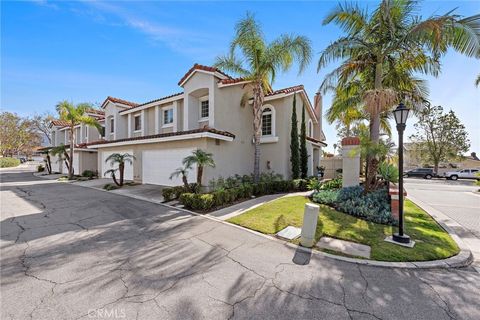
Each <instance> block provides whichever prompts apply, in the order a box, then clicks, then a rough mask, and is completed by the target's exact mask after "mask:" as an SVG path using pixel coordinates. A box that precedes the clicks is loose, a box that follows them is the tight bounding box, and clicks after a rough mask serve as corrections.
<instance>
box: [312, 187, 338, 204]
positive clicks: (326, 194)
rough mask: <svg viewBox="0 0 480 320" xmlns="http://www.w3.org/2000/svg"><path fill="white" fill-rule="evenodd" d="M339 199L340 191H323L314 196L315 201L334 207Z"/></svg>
mask: <svg viewBox="0 0 480 320" xmlns="http://www.w3.org/2000/svg"><path fill="white" fill-rule="evenodd" d="M337 197H338V190H322V191H319V192H316V193H315V194H314V195H313V201H314V202H317V203H321V204H326V205H329V206H333V205H335V203H336V202H337Z"/></svg>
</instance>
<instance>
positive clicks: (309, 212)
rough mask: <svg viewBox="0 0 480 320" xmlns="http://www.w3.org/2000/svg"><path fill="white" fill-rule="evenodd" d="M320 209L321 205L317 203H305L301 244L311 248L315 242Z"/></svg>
mask: <svg viewBox="0 0 480 320" xmlns="http://www.w3.org/2000/svg"><path fill="white" fill-rule="evenodd" d="M319 209H320V207H319V206H318V205H316V204H313V203H307V204H305V212H304V214H303V225H302V234H301V237H300V244H301V245H302V246H304V247H307V248H311V247H313V245H314V244H315V231H317V221H318V212H319Z"/></svg>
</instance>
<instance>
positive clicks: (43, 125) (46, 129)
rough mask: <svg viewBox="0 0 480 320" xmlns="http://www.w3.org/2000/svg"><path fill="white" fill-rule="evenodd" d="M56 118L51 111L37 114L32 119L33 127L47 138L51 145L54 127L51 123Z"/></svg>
mask: <svg viewBox="0 0 480 320" xmlns="http://www.w3.org/2000/svg"><path fill="white" fill-rule="evenodd" d="M54 119H55V117H54V116H53V115H52V114H50V113H49V112H45V113H43V114H36V115H34V116H33V117H32V119H31V121H32V125H33V127H34V128H35V129H37V130H38V131H39V132H41V133H42V134H43V135H44V136H45V137H46V138H47V140H48V143H49V144H50V145H51V144H52V129H51V126H50V123H51V122H52V120H54Z"/></svg>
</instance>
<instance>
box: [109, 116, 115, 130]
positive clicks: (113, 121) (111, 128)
mask: <svg viewBox="0 0 480 320" xmlns="http://www.w3.org/2000/svg"><path fill="white" fill-rule="evenodd" d="M114 132H115V119H114V118H113V117H111V118H110V133H114Z"/></svg>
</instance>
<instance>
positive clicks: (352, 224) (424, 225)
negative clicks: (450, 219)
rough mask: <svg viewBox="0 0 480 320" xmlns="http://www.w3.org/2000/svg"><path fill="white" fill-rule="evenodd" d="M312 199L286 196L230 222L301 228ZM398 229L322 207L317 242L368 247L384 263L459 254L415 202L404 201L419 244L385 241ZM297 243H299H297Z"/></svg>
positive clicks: (271, 229)
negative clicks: (327, 240) (325, 239)
mask: <svg viewBox="0 0 480 320" xmlns="http://www.w3.org/2000/svg"><path fill="white" fill-rule="evenodd" d="M309 201H310V200H309V199H307V198H305V197H301V196H296V197H284V198H280V199H277V200H274V201H271V202H269V203H266V204H264V205H262V206H260V207H257V208H255V209H253V210H250V211H247V212H245V213H244V214H241V215H239V216H236V217H233V218H231V219H229V220H228V221H229V222H231V223H234V224H237V225H240V226H244V227H246V228H249V229H252V230H256V231H259V232H262V233H266V234H275V233H277V232H278V231H280V230H281V229H283V228H285V227H286V226H288V225H293V226H297V227H301V226H302V219H303V209H304V205H305V203H307V202H309ZM393 229H394V230H396V227H391V226H386V225H382V224H377V223H373V222H368V221H365V220H361V219H357V218H355V217H353V216H350V215H347V214H344V213H341V212H338V211H336V210H334V209H332V208H330V207H327V206H323V205H320V219H319V221H318V225H317V233H316V238H317V240H318V239H319V238H320V237H321V236H322V235H327V236H330V237H333V238H338V239H344V240H350V241H354V242H358V243H363V244H367V245H369V246H370V247H371V248H372V251H371V258H372V259H374V260H382V261H428V260H437V259H444V258H447V257H450V256H453V255H455V254H457V253H458V252H459V248H458V246H457V244H456V243H455V242H454V241H453V239H452V238H451V237H450V236H449V235H448V233H446V232H445V231H444V230H443V229H442V228H441V227H440V226H439V225H438V224H437V223H436V222H435V221H434V220H433V219H432V218H431V217H430V216H429V215H428V214H427V213H426V212H425V211H423V210H422V209H420V208H419V207H417V206H416V205H415V204H414V203H413V202H411V201H409V200H407V201H406V202H405V230H406V233H407V234H408V235H410V237H411V238H412V239H414V240H415V241H416V244H415V247H414V248H413V249H410V248H404V247H400V246H398V245H394V244H391V243H388V242H385V241H384V239H385V237H386V236H388V235H391V234H392V230H393ZM295 242H296V243H298V240H296V241H295Z"/></svg>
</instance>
